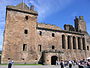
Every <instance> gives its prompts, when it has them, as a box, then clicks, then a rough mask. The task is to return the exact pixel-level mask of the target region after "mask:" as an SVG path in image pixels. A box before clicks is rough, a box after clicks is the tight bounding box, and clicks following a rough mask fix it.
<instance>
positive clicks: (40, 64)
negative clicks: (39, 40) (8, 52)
mask: <svg viewBox="0 0 90 68" xmlns="http://www.w3.org/2000/svg"><path fill="white" fill-rule="evenodd" d="M0 65H7V64H0ZM13 65H42V64H13Z"/></svg>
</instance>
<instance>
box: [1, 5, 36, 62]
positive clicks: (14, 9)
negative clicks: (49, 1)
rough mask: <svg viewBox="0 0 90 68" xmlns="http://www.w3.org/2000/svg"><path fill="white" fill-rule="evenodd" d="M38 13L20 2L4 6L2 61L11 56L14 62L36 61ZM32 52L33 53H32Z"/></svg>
mask: <svg viewBox="0 0 90 68" xmlns="http://www.w3.org/2000/svg"><path fill="white" fill-rule="evenodd" d="M37 16H38V13H37V12H36V11H34V7H33V9H32V8H30V9H29V7H28V6H27V5H25V4H24V3H21V4H19V5H17V6H7V7H6V25H5V33H4V43H3V53H2V59H1V60H2V63H7V59H8V58H11V59H13V60H14V61H15V62H17V63H20V62H24V63H25V62H27V61H28V62H27V63H29V62H32V63H34V62H36V61H37V53H36V52H37V51H36V40H35V38H34V37H35V36H36V21H37ZM32 53H33V54H32Z"/></svg>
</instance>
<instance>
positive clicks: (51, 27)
mask: <svg viewBox="0 0 90 68" xmlns="http://www.w3.org/2000/svg"><path fill="white" fill-rule="evenodd" d="M37 27H39V28H47V29H54V30H62V29H61V28H60V27H58V26H55V25H50V24H44V23H37Z"/></svg>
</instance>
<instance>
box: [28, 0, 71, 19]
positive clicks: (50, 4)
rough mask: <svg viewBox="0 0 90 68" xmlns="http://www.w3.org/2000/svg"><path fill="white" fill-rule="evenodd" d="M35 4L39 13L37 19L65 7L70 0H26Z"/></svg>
mask: <svg viewBox="0 0 90 68" xmlns="http://www.w3.org/2000/svg"><path fill="white" fill-rule="evenodd" d="M28 1H30V2H31V3H32V4H34V5H35V7H36V8H37V11H38V13H39V16H38V18H39V20H40V21H42V20H44V19H45V18H46V17H47V16H49V15H51V14H52V13H55V12H57V11H60V10H62V9H64V8H65V7H67V5H69V4H70V3H71V2H72V0H28Z"/></svg>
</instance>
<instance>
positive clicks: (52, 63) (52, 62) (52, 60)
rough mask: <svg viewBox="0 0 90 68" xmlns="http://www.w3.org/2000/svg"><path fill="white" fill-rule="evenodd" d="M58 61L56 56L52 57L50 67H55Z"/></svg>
mask: <svg viewBox="0 0 90 68" xmlns="http://www.w3.org/2000/svg"><path fill="white" fill-rule="evenodd" d="M57 59H58V57H57V56H52V57H51V65H56V60H57Z"/></svg>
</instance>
